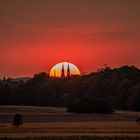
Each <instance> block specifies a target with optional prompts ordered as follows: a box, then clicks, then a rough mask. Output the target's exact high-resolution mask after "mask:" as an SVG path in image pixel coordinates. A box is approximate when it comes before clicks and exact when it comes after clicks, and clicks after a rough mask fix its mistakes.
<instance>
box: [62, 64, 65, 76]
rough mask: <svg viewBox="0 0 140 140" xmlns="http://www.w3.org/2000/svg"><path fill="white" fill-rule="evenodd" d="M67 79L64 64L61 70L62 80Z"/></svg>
mask: <svg viewBox="0 0 140 140" xmlns="http://www.w3.org/2000/svg"><path fill="white" fill-rule="evenodd" d="M64 77H65V69H64V64H63V63H62V68H61V78H64Z"/></svg>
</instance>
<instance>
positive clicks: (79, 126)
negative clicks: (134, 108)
mask: <svg viewBox="0 0 140 140" xmlns="http://www.w3.org/2000/svg"><path fill="white" fill-rule="evenodd" d="M15 113H20V114H21V115H22V117H23V125H22V126H20V127H19V128H15V127H13V126H12V120H13V116H14V114H15ZM138 117H140V112H128V111H116V112H115V113H113V114H108V115H100V114H92V115H89V114H73V113H67V112H66V109H65V108H52V107H30V106H0V137H33V136H36V137H40V136H45V137H48V136H54V137H52V138H54V140H55V139H57V138H62V137H61V136H63V138H66V139H69V136H77V137H73V138H71V137H70V138H71V140H72V139H73V140H77V139H79V137H78V136H80V137H81V139H82V138H83V137H82V136H84V138H85V136H88V138H87V137H86V139H89V140H90V139H93V137H92V136H110V137H112V136H127V135H128V136H133V137H134V136H139V137H140V124H137V123H136V121H135V120H136V118H138ZM94 138H95V137H94ZM125 138H126V137H125ZM127 138H128V137H127ZM34 139H35V138H34ZM38 139H41V138H38ZM44 139H45V138H44ZM86 139H85V140H86ZM46 140H47V139H46ZM58 140H59V139H58ZM61 140H63V139H61ZM95 140H96V139H95Z"/></svg>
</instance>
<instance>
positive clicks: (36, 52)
mask: <svg viewBox="0 0 140 140" xmlns="http://www.w3.org/2000/svg"><path fill="white" fill-rule="evenodd" d="M139 5H140V1H139V0H28V1H25V0H20V1H19V0H12V1H11V0H3V1H0V77H3V76H4V75H5V76H7V77H9V76H10V77H22V76H32V75H33V74H35V73H38V72H41V71H46V72H49V70H50V68H51V67H52V66H53V65H55V64H56V63H59V62H60V61H62V60H64V61H67V60H69V61H70V62H72V63H74V64H75V65H77V66H78V67H79V68H80V70H81V72H82V73H85V72H86V73H89V72H92V71H96V70H97V69H98V68H100V67H103V66H104V64H108V65H109V66H111V67H119V66H122V65H136V66H137V67H140V63H139V60H140V55H139V54H140V53H139V52H140V8H139Z"/></svg>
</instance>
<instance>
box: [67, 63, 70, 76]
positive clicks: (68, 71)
mask: <svg viewBox="0 0 140 140" xmlns="http://www.w3.org/2000/svg"><path fill="white" fill-rule="evenodd" d="M67 77H70V66H69V62H68V67H67Z"/></svg>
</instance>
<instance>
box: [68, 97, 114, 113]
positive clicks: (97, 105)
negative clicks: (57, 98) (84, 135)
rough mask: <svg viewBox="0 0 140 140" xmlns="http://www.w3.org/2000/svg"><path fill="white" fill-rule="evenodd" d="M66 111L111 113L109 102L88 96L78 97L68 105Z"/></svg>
mask: <svg viewBox="0 0 140 140" xmlns="http://www.w3.org/2000/svg"><path fill="white" fill-rule="evenodd" d="M67 111H68V112H74V113H89V114H90V113H99V114H108V113H112V112H113V111H112V109H111V108H110V106H109V104H108V103H107V102H106V101H104V100H92V99H90V98H83V99H79V100H77V101H76V102H73V103H71V104H69V105H68V110H67Z"/></svg>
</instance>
